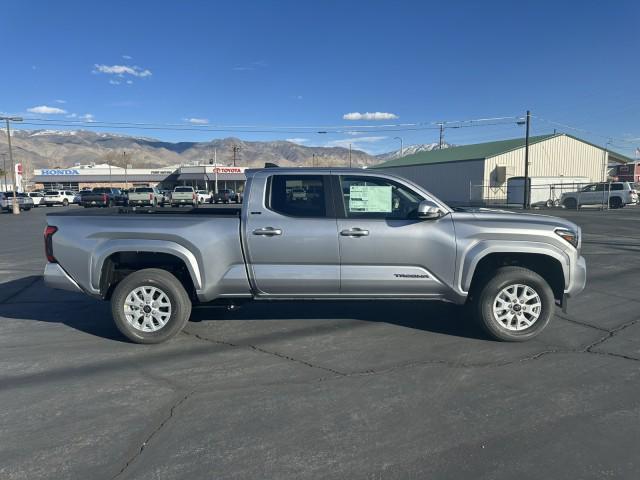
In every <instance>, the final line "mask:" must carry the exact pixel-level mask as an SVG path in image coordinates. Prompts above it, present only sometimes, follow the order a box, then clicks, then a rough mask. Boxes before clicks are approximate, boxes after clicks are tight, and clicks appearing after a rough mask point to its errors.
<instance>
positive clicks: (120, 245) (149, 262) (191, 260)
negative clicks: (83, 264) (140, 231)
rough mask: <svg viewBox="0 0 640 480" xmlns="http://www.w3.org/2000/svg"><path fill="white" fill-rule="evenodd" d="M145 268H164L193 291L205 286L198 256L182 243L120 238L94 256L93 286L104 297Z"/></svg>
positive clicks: (195, 291) (196, 291) (195, 292)
mask: <svg viewBox="0 0 640 480" xmlns="http://www.w3.org/2000/svg"><path fill="white" fill-rule="evenodd" d="M143 268H160V269H163V270H168V271H170V272H171V273H173V274H175V275H176V276H178V277H179V278H180V279H181V280H183V282H184V283H185V288H187V289H188V290H190V293H194V294H197V293H198V292H199V291H200V290H201V288H202V274H201V269H200V266H199V265H198V261H197V259H196V257H195V256H194V255H193V253H191V252H190V251H189V250H187V249H186V248H185V247H183V246H182V245H179V244H176V243H174V242H169V241H161V240H145V241H144V242H137V241H135V240H117V241H111V242H107V244H106V245H104V246H103V247H102V248H100V249H99V250H98V251H97V252H96V254H95V255H94V256H93V259H92V268H91V286H92V288H93V289H95V291H96V293H97V292H99V293H100V296H102V297H103V298H108V297H109V295H110V294H111V292H112V290H113V287H114V286H115V285H116V284H117V283H118V282H119V281H120V280H122V278H124V277H125V276H126V275H127V274H128V273H131V272H133V271H136V270H141V269H143Z"/></svg>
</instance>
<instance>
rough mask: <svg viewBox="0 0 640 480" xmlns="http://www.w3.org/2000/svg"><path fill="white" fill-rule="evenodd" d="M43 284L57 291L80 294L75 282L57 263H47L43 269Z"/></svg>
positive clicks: (80, 290)
mask: <svg viewBox="0 0 640 480" xmlns="http://www.w3.org/2000/svg"><path fill="white" fill-rule="evenodd" d="M44 284H45V285H46V286H47V287H49V288H55V289H57V290H68V291H70V292H82V289H81V288H80V286H79V285H78V284H77V283H76V281H75V280H74V279H73V278H71V277H70V276H69V274H68V273H67V272H65V271H64V269H63V268H62V267H61V266H60V265H58V264H57V263H47V264H46V265H45V267H44Z"/></svg>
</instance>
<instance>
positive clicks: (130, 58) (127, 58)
mask: <svg viewBox="0 0 640 480" xmlns="http://www.w3.org/2000/svg"><path fill="white" fill-rule="evenodd" d="M122 58H124V59H125V60H133V57H132V56H131V55H122Z"/></svg>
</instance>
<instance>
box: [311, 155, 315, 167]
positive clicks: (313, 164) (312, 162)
mask: <svg viewBox="0 0 640 480" xmlns="http://www.w3.org/2000/svg"><path fill="white" fill-rule="evenodd" d="M311 158H312V159H311V166H312V167H315V166H316V154H315V153H314V154H313V156H312V157H311Z"/></svg>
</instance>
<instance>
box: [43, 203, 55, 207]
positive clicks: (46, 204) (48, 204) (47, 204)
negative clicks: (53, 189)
mask: <svg viewBox="0 0 640 480" xmlns="http://www.w3.org/2000/svg"><path fill="white" fill-rule="evenodd" d="M44 205H45V206H46V207H53V205H52V204H50V203H45V204H44Z"/></svg>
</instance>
